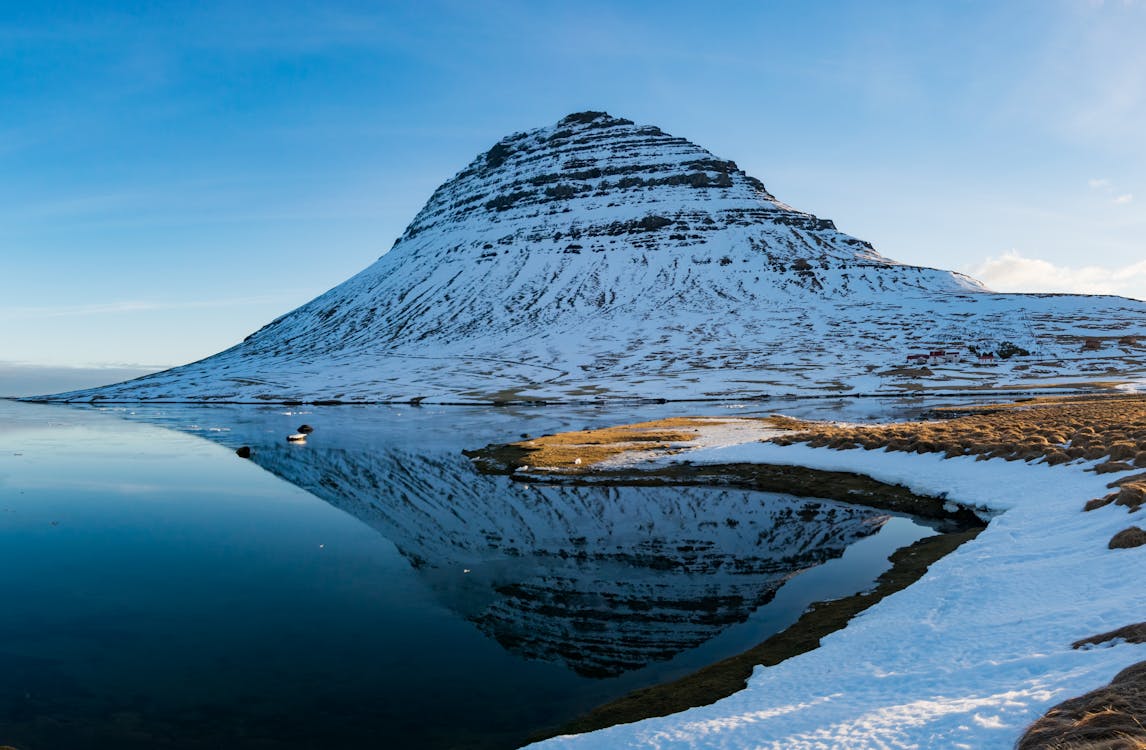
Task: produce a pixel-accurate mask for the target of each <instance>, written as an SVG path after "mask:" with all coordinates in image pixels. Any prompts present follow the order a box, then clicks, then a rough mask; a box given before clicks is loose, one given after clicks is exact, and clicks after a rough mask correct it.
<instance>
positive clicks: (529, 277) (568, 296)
mask: <svg viewBox="0 0 1146 750" xmlns="http://www.w3.org/2000/svg"><path fill="white" fill-rule="evenodd" d="M1138 335H1143V336H1146V303H1142V302H1138V301H1134V300H1128V299H1122V298H1117V297H1088V296H1078V295H1004V294H994V293H991V292H989V291H988V290H987V289H985V288H984V287H983V286H982V285H981V284H979V283H978V282H976V281H975V280H973V279H971V278H969V277H967V276H963V275H961V274H958V273H954V272H949V271H942V270H937V269H931V268H920V267H916V266H910V265H904V264H900V263H896V262H894V261H892V260H889V259H887V258H884V257H883V256H881V255H880V254H879V253H877V252H876V251H875V250H874V249H873V247H872V246H871V245H870V244H869V243H867V242H864V241H862V240H859V239H856V238H855V237H851V236H849V235H847V234H844V233H843V232H840V231H838V230H837V229H836V227H835V226H834V224H833V223H832V222H831V221H828V220H826V219H820V218H817V217H815V216H813V215H811V214H808V213H805V212H802V211H798V210H796V209H793V208H792V207H790V206H787V205H785V204H784V203H782V202H780V201H778V200H777V199H776V198H775V197H773V196H772V195H771V194H770V193H769V192H768V191H767V190H766V189H765V187H764V185H763V184H762V183H761V182H760V181H759V180H757V179H755V178H754V177H751V176H749V175H747V174H745V173H744V172H743V171H742V170H741V169H739V168H738V167H737V166H736V164H735V163H734V162H731V161H727V160H723V159H720V158H718V157H716V156H714V155H713V154H711V153H709V152H708V151H706V150H704V149H702V148H700V147H699V146H696V145H694V144H692V143H690V142H689V141H687V140H685V139H683V138H678V137H674V136H671V135H668V134H666V133H664V132H662V131H661V130H660V129H658V128H656V127H652V126H638V125H635V124H634V123H632V122H630V121H628V120H624V119H620V118H616V117H612V116H609V115H607V114H605V113H600V112H583V113H578V114H574V115H570V116H568V117H566V118H564V119H563V120H561V121H560V122H558V123H557V124H556V125H553V126H551V127H547V128H541V129H538V130H533V131H529V132H526V133H518V134H515V135H512V136H509V137H508V138H505V139H503V140H502V141H500V142H498V143H497V144H496V145H494V146H493V147H492V148H491V149H490V150H489V151H488V152H486V153H484V154H481V155H480V156H478V157H477V158H475V159H474V160H473V161H472V162H471V163H470V164H469V165H468V166H467V167H466V168H465V169H463V170H462V171H461V172H459V173H458V174H457V175H455V176H454V177H453V178H452V179H450V180H449V181H447V182H446V183H445V184H443V185H442V186H441V187H439V188H438V189H437V190H436V191H435V192H434V194H433V195H432V196H431V197H430V199H429V201H428V202H427V203H426V205H425V207H424V208H423V209H422V210H421V211H420V212H419V213H418V215H417V216H415V217H414V220H413V221H412V222H411V223H410V225H409V227H408V228H407V229H406V231H405V232H404V233H403V235H402V236H401V237H400V238H399V239H398V240H397V241H396V242H395V244H394V246H393V248H392V249H391V250H390V252H388V253H386V254H385V255H383V256H382V257H381V258H380V259H379V260H378V261H377V262H375V263H374V264H373V265H371V266H370V267H368V268H366V269H365V270H363V271H362V272H361V273H359V274H357V275H356V276H354V277H352V278H351V279H349V280H347V281H346V282H344V283H343V284H341V285H339V286H337V287H335V288H334V289H331V290H330V291H328V292H326V293H325V294H323V295H321V296H319V297H317V298H316V299H314V300H313V301H311V302H309V303H307V304H306V305H303V306H302V307H300V308H298V309H296V310H294V311H292V312H290V313H288V314H286V315H283V316H282V317H280V318H278V319H276V320H274V321H272V322H271V323H270V324H268V325H267V326H265V327H264V328H262V329H260V330H259V331H257V332H255V333H254V334H252V335H251V336H249V337H248V338H247V339H246V340H245V341H243V342H242V343H240V344H239V345H237V346H235V347H232V348H231V349H228V350H226V351H224V352H221V353H220V354H217V355H215V356H213V357H209V358H207V359H205V360H202V361H200V362H196V363H192V364H190V365H185V366H183V367H178V368H175V369H172V370H168V371H165V372H162V373H157V374H155V375H149V376H146V377H144V378H140V379H137V380H133V381H129V382H127V383H124V384H119V385H114V386H108V387H104V388H98V389H91V390H86V391H77V392H73V393H69V394H60V395H58V396H55V397H53V398H55V399H58V400H72V401H90V400H129V401H130V400H147V399H158V400H180V401H182V400H187V401H259V400H266V401H318V400H330V401H411V400H428V401H442V402H450V401H469V402H490V401H506V400H515V399H548V400H577V399H586V398H596V397H603V398H609V397H646V398H706V397H707V398H719V397H726V396H732V397H750V396H759V395H775V394H790V393H795V394H801V393H808V392H816V391H833V392H853V393H875V392H886V393H894V392H903V391H910V390H917V389H919V388H920V387H923V388H939V389H950V388H983V387H997V386H1004V385H1009V384H1015V383H1025V384H1028V385H1030V384H1034V385H1038V384H1040V382H1049V381H1061V380H1062V379H1064V378H1068V379H1072V380H1077V379H1083V380H1087V379H1089V380H1095V379H1104V380H1109V379H1111V377H1112V376H1113V375H1119V376H1121V375H1127V374H1129V376H1131V377H1133V376H1135V375H1137V376H1141V375H1142V373H1143V372H1144V369H1143V366H1144V363H1146V347H1144V346H1142V345H1140V344H1139V342H1138V340H1137V338H1135V337H1136V336H1138ZM971 347H974V349H975V351H977V352H979V353H984V352H990V353H1001V352H1011V351H1014V350H1015V348H1017V349H1019V350H1022V351H1025V352H1029V355H1027V356H1020V357H1017V358H1014V357H1013V358H1011V359H1007V360H1006V361H1004V362H1003V363H1002V364H990V365H982V364H980V363H979V361H978V360H977V358H976V357H975V356H971V355H970V354H969V352H970V351H971ZM936 348H940V349H945V348H956V349H959V350H960V351H961V352H962V353H963V355H964V358H963V360H962V361H961V362H955V363H950V364H945V365H944V366H943V367H941V368H939V369H934V368H932V369H929V370H927V371H926V372H924V371H919V370H918V368H913V371H905V368H903V367H902V365H903V364H904V362H905V357H906V355H907V354H909V353H913V352H917V351H924V352H926V351H931V350H935V349H936Z"/></svg>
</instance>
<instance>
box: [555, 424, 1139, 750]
mask: <svg viewBox="0 0 1146 750" xmlns="http://www.w3.org/2000/svg"><path fill="white" fill-rule="evenodd" d="M685 457H687V458H688V459H689V460H691V461H693V462H713V463H726V462H740V461H755V462H765V463H776V464H795V465H803V466H810V467H815V468H821V469H829V470H844V471H853V472H860V473H864V474H867V475H870V476H872V477H875V478H877V479H880V480H883V481H885V482H893V483H900V484H904V485H906V486H908V487H910V488H911V489H912V490H914V491H916V492H918V493H921V494H932V495H934V494H937V493H941V492H945V493H947V496H948V498H950V499H951V500H954V501H958V502H960V503H963V504H968V505H972V506H977V507H980V508H983V509H987V510H991V511H996V512H1000V513H999V515H997V516H996V517H995V518H994V519H993V520H992V521H991V523H990V525H989V526H988V527H987V529H986V530H985V531H984V532H983V533H982V534H980V535H979V536H978V537H977V538H976V539H974V540H972V541H971V542H969V543H967V544H965V545H963V546H962V547H960V548H959V549H958V550H956V551H955V552H954V553H952V554H950V555H948V556H947V557H945V558H943V559H942V560H940V561H938V562H937V563H935V564H934V565H933V566H932V567H931V569H930V570H929V571H928V572H927V574H926V575H925V576H924V577H923V578H922V579H920V580H919V581H918V582H917V583H915V584H914V585H912V586H910V587H909V588H907V589H905V590H903V591H901V592H899V593H897V594H894V595H893V596H891V597H889V598H887V599H884V600H883V601H881V602H879V603H878V604H877V605H875V606H874V607H872V608H871V609H869V610H868V611H866V612H864V613H863V614H861V615H860V616H859V617H857V618H856V619H854V620H853V621H852V622H851V623H850V624H849V625H848V627H847V628H846V629H844V630H842V631H839V632H837V633H834V634H832V635H830V636H828V637H826V638H825V639H824V640H823V644H822V646H821V647H820V648H818V649H816V650H814V651H811V652H809V653H806V654H803V655H801V656H797V657H794V658H792V659H789V660H788V661H786V662H783V663H781V664H779V665H777V666H774V667H768V668H760V667H758V668H757V669H756V672H755V673H754V675H753V676H752V678H751V680H750V681H749V684H748V686H747V688H746V689H745V690H743V691H741V692H739V693H737V694H735V695H733V696H731V697H729V698H726V699H724V700H721V701H719V702H717V703H715V704H713V705H711V706H705V707H701V708H694V709H691V710H689V711H686V712H683V713H681V714H677V715H674V716H669V717H664V718H658V719H650V720H646V721H642V722H637V723H634V724H628V725H621V726H617V727H612V728H610V729H605V730H602V731H598V732H594V733H591V734H586V735H580V736H572V737H559V738H556V739H553V740H550V741H548V742H545V743H541V744H540V745H539V746H538V747H544V748H549V749H554V750H555V749H556V748H561V749H562V750H573V749H576V750H591V749H596V748H608V749H609V750H616V749H617V748H657V749H658V750H668V749H669V748H682V749H683V748H690V749H691V748H724V749H731V748H775V749H776V750H780V749H783V750H799V749H801V748H807V749H808V750H812V749H813V748H814V749H816V750H822V749H823V748H848V749H849V750H857V749H864V748H871V749H872V750H874V749H876V748H879V749H881V750H883V749H885V748H968V749H974V750H990V749H991V748H999V749H1000V750H1002V749H1003V748H1010V747H1012V746H1013V745H1014V743H1015V741H1016V739H1017V738H1018V737H1019V735H1020V734H1021V733H1022V731H1023V730H1024V729H1025V727H1026V726H1027V725H1028V724H1029V723H1030V722H1032V721H1034V720H1035V719H1036V718H1038V716H1040V715H1041V714H1042V713H1043V712H1044V711H1045V710H1046V709H1047V708H1049V707H1050V706H1052V705H1054V704H1056V703H1058V702H1060V701H1062V700H1063V699H1065V698H1067V697H1071V696H1075V695H1079V694H1082V693H1084V692H1087V691H1089V690H1092V689H1095V688H1097V687H1100V686H1102V685H1105V684H1106V683H1107V682H1109V680H1110V679H1111V678H1112V677H1113V676H1114V675H1115V674H1116V673H1117V672H1118V671H1119V670H1121V669H1123V668H1124V667H1126V666H1128V665H1130V664H1132V663H1135V662H1138V661H1141V660H1143V659H1146V645H1130V644H1125V643H1121V644H1116V645H1113V646H1108V647H1099V648H1094V649H1090V650H1072V649H1071V647H1070V644H1071V643H1072V642H1074V641H1076V640H1078V639H1081V638H1085V637H1087V636H1091V635H1095V634H1098V633H1102V632H1106V631H1109V630H1113V629H1115V628H1118V627H1121V626H1124V625H1128V624H1131V623H1135V622H1140V621H1142V620H1143V619H1144V616H1146V588H1144V587H1143V586H1142V579H1141V571H1143V570H1146V547H1139V548H1136V549H1119V550H1110V549H1107V542H1108V541H1109V540H1110V537H1111V536H1113V535H1114V534H1115V533H1116V532H1118V531H1120V530H1122V529H1124V528H1126V527H1127V526H1129V525H1131V524H1133V523H1138V524H1141V519H1139V518H1136V517H1135V516H1134V515H1130V514H1128V513H1127V512H1126V511H1125V509H1123V508H1120V507H1116V506H1107V507H1105V508H1101V509H1098V510H1096V511H1092V512H1089V513H1084V512H1083V510H1082V507H1083V504H1084V503H1085V502H1086V501H1087V500H1089V499H1091V498H1094V497H1100V496H1102V495H1105V494H1107V493H1108V492H1109V490H1108V489H1107V487H1106V485H1107V483H1108V482H1110V481H1111V480H1112V479H1113V478H1116V477H1117V476H1118V475H1113V476H1112V475H1110V474H1107V475H1103V476H1098V475H1096V474H1094V473H1093V472H1088V471H1086V469H1087V468H1088V467H1089V464H1071V465H1061V466H1053V467H1052V466H1047V465H1045V464H1037V465H1030V464H1026V463H1022V462H1017V461H1016V462H1008V461H1005V460H1002V459H994V460H990V461H976V460H975V459H974V458H973V457H964V458H953V459H944V458H942V456H939V455H934V454H927V455H918V454H913V453H896V452H886V451H882V450H880V451H864V450H849V451H833V450H829V449H822V448H809V447H807V446H805V445H793V446H778V445H774V444H766V443H758V442H756V443H744V444H739V445H724V446H720V447H707V448H702V449H699V450H696V451H693V452H689V453H688V454H686V456H685ZM675 458H677V459H678V460H679V459H680V458H681V456H676V457H675Z"/></svg>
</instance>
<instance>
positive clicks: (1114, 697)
mask: <svg viewBox="0 0 1146 750" xmlns="http://www.w3.org/2000/svg"><path fill="white" fill-rule="evenodd" d="M1015 750H1146V661H1144V662H1139V663H1138V664H1135V665H1134V666H1132V667H1128V668H1127V669H1124V670H1122V671H1121V672H1119V673H1118V674H1117V675H1115V677H1114V679H1113V680H1111V681H1110V684H1109V685H1107V686H1106V687H1104V688H1099V689H1098V690H1095V691H1093V692H1090V693H1087V694H1086V695H1082V696H1079V697H1078V698H1071V699H1070V700H1068V701H1064V702H1062V703H1060V704H1059V705H1057V706H1055V707H1054V708H1052V709H1051V710H1050V711H1048V712H1047V713H1046V715H1044V716H1043V717H1042V718H1041V719H1039V720H1038V721H1036V722H1035V723H1034V724H1032V725H1031V726H1030V727H1029V728H1028V729H1027V731H1026V732H1025V733H1024V734H1023V736H1022V737H1021V738H1020V739H1019V742H1018V744H1016V745H1015Z"/></svg>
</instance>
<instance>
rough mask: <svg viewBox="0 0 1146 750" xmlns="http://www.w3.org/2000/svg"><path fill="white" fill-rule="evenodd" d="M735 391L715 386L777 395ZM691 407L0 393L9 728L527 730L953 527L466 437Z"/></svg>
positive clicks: (648, 680)
mask: <svg viewBox="0 0 1146 750" xmlns="http://www.w3.org/2000/svg"><path fill="white" fill-rule="evenodd" d="M728 406H729V407H733V408H731V409H730V410H729V411H727V412H723V411H722V409H723V408H725V407H716V406H713V405H706V407H705V408H704V409H703V411H704V412H706V413H709V414H713V413H716V414H720V413H729V414H732V415H736V416H740V415H744V414H754V413H763V414H767V413H771V412H772V411H775V410H777V408H776V405H775V404H769V406H768V408H767V409H762V410H759V411H756V410H754V408H753V407H752V406H751V405H728ZM800 408H803V409H804V410H805V412H807V411H808V410H819V411H821V412H823V411H826V410H829V409H830V408H831V405H829V404H817V405H811V406H809V405H805V406H803V407H800ZM853 408H864V409H878V408H882V407H879V406H877V405H873V404H866V405H861V406H859V407H856V406H853ZM698 411H699V410H698V408H697V407H696V405H676V406H674V405H665V406H659V407H641V408H636V407H633V408H631V409H629V410H627V411H626V410H625V409H617V408H610V409H609V410H603V409H600V408H593V407H581V408H574V407H568V408H562V409H560V410H558V409H554V408H549V409H533V410H512V409H483V408H461V407H452V408H445V407H440V408H434V407H422V408H416V407H385V406H377V407H328V408H309V409H307V408H288V407H281V406H278V407H270V406H268V407H259V406H212V407H189V406H183V407H178V406H155V407H146V408H122V407H105V408H103V409H94V408H75V407H57V406H43V405H30V404H17V403H12V402H0V602H2V605H0V606H2V609H3V614H2V616H0V745H3V744H8V745H12V746H14V747H17V748H19V749H20V750H54V749H56V748H73V749H76V750H83V749H84V748H92V749H94V748H99V749H101V750H102V749H103V748H116V749H117V750H122V749H124V748H178V749H183V748H195V749H197V750H198V749H201V748H221V747H226V748H237V749H240V750H241V749H245V748H266V749H276V750H277V749H280V748H283V749H285V748H371V747H377V748H407V747H408V748H510V747H517V746H519V745H521V744H522V743H524V742H526V741H527V740H528V738H529V737H530V736H531V735H533V734H534V733H535V732H537V731H539V730H543V729H545V728H547V727H553V726H559V725H560V724H562V723H563V722H565V721H567V720H569V719H571V718H573V717H574V716H576V715H578V714H580V713H582V712H584V711H585V710H588V709H590V708H592V707H593V706H595V705H598V704H600V703H603V702H605V701H608V700H610V699H613V698H616V697H619V696H621V695H623V694H625V693H627V692H629V691H631V690H633V689H636V688H639V687H643V686H646V685H650V684H654V683H658V682H662V681H665V680H670V679H674V678H676V677H679V676H682V675H684V674H687V673H689V672H691V671H694V670H695V669H697V668H699V667H702V666H704V665H706V664H709V663H712V662H714V661H717V660H719V659H722V658H724V657H726V656H730V655H732V654H734V653H738V652H740V651H742V650H744V649H746V648H748V647H750V646H752V645H754V644H756V643H758V642H760V641H762V640H764V639H765V638H767V637H768V636H769V635H771V634H772V633H774V632H776V631H778V630H780V629H783V628H784V627H786V626H787V625H789V624H790V623H791V622H793V621H794V620H795V619H796V618H797V617H798V616H799V614H800V613H801V612H802V611H803V610H804V609H805V608H806V607H807V605H808V604H809V603H811V602H812V601H816V600H821V599H829V598H835V597H839V596H845V595H848V594H851V593H854V592H855V591H858V590H862V589H864V588H866V587H868V586H870V585H871V582H872V581H873V580H874V578H875V577H876V576H878V575H879V573H880V572H882V571H883V570H884V569H885V568H886V566H887V563H886V557H887V555H888V554H890V553H891V552H892V551H894V550H895V549H896V548H898V547H900V546H903V545H905V544H909V543H911V542H913V541H915V540H916V539H919V538H922V537H923V536H927V535H930V534H932V533H935V532H934V530H933V529H932V528H930V527H929V526H927V525H926V524H923V523H920V522H917V521H915V520H912V519H910V518H905V517H898V516H893V515H889V514H887V513H885V512H881V511H875V510H871V509H866V508H860V507H854V506H846V505H842V504H837V503H832V502H830V501H814V500H807V499H797V498H793V497H789V496H783V495H774V494H768V493H759V492H749V491H741V490H729V489H716V488H712V489H705V488H603V487H598V488H586V487H534V486H528V485H524V484H520V483H513V482H510V481H509V480H508V479H506V478H504V477H486V476H481V475H479V474H477V473H476V472H474V471H473V469H472V468H471V466H470V463H469V461H468V460H467V459H465V458H464V457H463V456H462V455H461V449H463V448H474V447H481V446H483V445H485V444H486V443H488V442H504V441H507V440H514V439H518V438H519V437H520V436H521V435H524V434H532V435H538V434H543V433H547V432H554V431H557V430H563V429H580V428H583V427H587V426H599V425H603V424H614V423H619V422H626V421H635V420H645V419H652V418H657V417H660V416H667V415H669V414H686V413H697V412H698ZM784 411H785V412H786V413H795V412H798V411H799V408H788V409H784ZM884 413H889V412H886V411H885V412H884ZM856 416H874V415H870V414H867V415H852V418H855V417H856ZM303 422H306V423H309V424H312V425H313V426H314V427H315V432H314V434H313V435H312V436H311V438H310V439H309V440H308V442H307V443H306V444H305V445H291V444H287V443H286V441H285V436H286V435H287V434H288V433H290V432H293V431H294V429H295V428H296V427H297V426H298V425H299V424H300V423H303ZM242 445H248V446H251V447H252V449H253V455H252V457H251V459H250V460H244V459H241V458H239V457H237V456H236V455H235V452H234V449H235V448H237V447H239V446H242Z"/></svg>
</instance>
